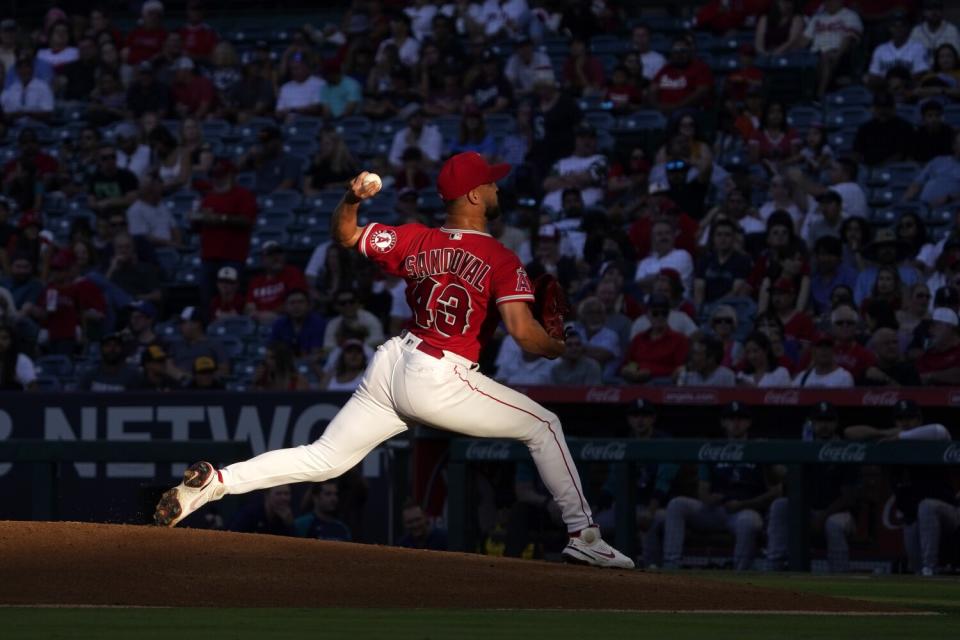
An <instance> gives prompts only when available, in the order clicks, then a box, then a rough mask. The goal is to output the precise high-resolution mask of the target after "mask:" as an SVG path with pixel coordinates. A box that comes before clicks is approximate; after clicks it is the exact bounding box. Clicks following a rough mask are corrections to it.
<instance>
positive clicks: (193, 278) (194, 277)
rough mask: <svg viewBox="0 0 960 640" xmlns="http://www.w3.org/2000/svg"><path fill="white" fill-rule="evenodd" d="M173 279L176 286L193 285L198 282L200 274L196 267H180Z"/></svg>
mask: <svg viewBox="0 0 960 640" xmlns="http://www.w3.org/2000/svg"><path fill="white" fill-rule="evenodd" d="M173 279H174V282H176V283H177V284H185V285H195V284H196V283H197V282H199V281H200V274H199V272H198V271H197V269H196V267H189V266H188V267H180V268H179V269H177V273H176V275H175V276H174V278H173Z"/></svg>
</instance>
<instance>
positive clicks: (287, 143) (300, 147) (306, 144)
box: [283, 138, 320, 156]
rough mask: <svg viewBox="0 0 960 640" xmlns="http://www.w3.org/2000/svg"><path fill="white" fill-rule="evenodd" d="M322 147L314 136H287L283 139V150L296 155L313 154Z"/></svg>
mask: <svg viewBox="0 0 960 640" xmlns="http://www.w3.org/2000/svg"><path fill="white" fill-rule="evenodd" d="M319 149H320V145H319V144H317V141H316V140H315V139H313V138H304V139H301V138H287V139H286V140H284V141H283V152H284V153H287V154H290V155H295V156H312V155H314V154H315V153H316V152H317V151H318V150H319Z"/></svg>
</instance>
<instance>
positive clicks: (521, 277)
mask: <svg viewBox="0 0 960 640" xmlns="http://www.w3.org/2000/svg"><path fill="white" fill-rule="evenodd" d="M516 291H517V293H533V287H532V286H530V278H529V277H528V276H527V272H526V271H524V270H523V267H520V268H519V269H517V288H516Z"/></svg>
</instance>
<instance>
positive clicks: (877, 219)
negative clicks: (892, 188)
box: [869, 208, 899, 227]
mask: <svg viewBox="0 0 960 640" xmlns="http://www.w3.org/2000/svg"><path fill="white" fill-rule="evenodd" d="M898 217H899V216H898V215H897V212H896V211H895V210H894V209H892V208H876V209H874V210H873V211H872V212H871V213H870V217H869V220H870V223H871V224H872V225H873V226H875V227H889V226H890V225H892V224H893V223H895V222H896V221H897V218H898Z"/></svg>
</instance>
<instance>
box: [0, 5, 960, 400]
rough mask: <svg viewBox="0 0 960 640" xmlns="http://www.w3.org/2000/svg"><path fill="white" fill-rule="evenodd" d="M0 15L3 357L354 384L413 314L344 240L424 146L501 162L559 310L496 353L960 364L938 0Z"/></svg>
mask: <svg viewBox="0 0 960 640" xmlns="http://www.w3.org/2000/svg"><path fill="white" fill-rule="evenodd" d="M185 8H186V11H185V14H181V13H178V12H173V11H170V12H168V11H167V10H166V8H165V7H164V5H163V4H162V3H161V2H159V1H157V0H148V1H147V2H144V3H143V4H142V7H141V9H140V13H139V15H138V16H136V19H135V21H133V22H132V23H131V26H130V28H126V29H121V28H120V27H119V26H118V25H119V24H121V23H124V22H125V21H129V20H130V18H132V17H133V16H129V15H125V14H123V13H116V14H114V13H112V12H111V11H110V10H108V9H105V8H101V7H95V8H92V9H90V10H89V11H85V12H77V13H71V14H68V13H66V12H65V11H63V10H61V9H58V8H54V9H51V10H49V11H48V12H47V13H46V14H45V16H44V17H43V19H42V21H40V22H38V23H36V24H34V23H32V22H28V21H24V20H18V18H17V17H16V16H12V17H9V18H7V19H5V20H3V22H2V24H0V62H2V64H0V69H3V78H4V79H3V82H2V86H3V90H2V94H0V104H2V109H3V114H2V119H0V144H2V146H0V159H2V163H3V164H2V188H3V194H4V199H3V200H2V201H0V270H2V275H0V318H2V325H0V387H2V388H5V389H18V388H35V387H39V388H43V389H61V388H67V389H81V390H95V391H106V390H127V389H159V390H163V389H177V388H193V389H217V388H228V389H274V390H292V389H307V388H313V389H328V390H351V389H353V388H355V386H356V385H357V384H358V381H359V378H360V375H361V373H362V371H363V369H364V367H365V365H366V362H367V359H368V358H369V357H370V355H371V353H372V349H373V348H375V347H376V346H377V345H378V344H379V343H380V342H382V341H383V340H384V339H385V337H388V336H391V335H395V334H396V333H397V332H399V331H400V329H401V328H402V327H403V326H404V324H405V323H406V322H407V321H408V320H409V311H408V310H407V308H406V305H405V302H404V292H403V284H402V282H399V281H396V280H393V279H390V278H384V277H383V276H382V275H381V274H379V273H377V272H376V271H375V270H374V269H373V268H372V267H371V266H370V265H369V263H367V262H366V261H364V260H363V259H362V258H361V257H360V256H359V255H358V254H356V253H354V252H348V251H345V250H343V249H342V248H340V247H339V246H336V245H333V244H331V242H330V240H329V231H328V229H327V226H328V220H329V215H330V213H331V212H332V210H333V208H334V206H335V205H336V203H337V202H338V201H339V198H340V196H341V195H342V192H343V188H344V184H345V181H346V180H347V179H349V178H350V177H352V176H353V175H355V174H356V173H357V172H358V171H359V170H360V169H361V168H363V169H368V170H372V171H376V172H378V173H380V174H381V175H382V176H383V177H384V190H383V191H382V192H381V193H380V194H379V195H378V196H377V197H376V198H375V199H373V200H372V201H371V202H369V203H368V204H365V205H364V209H363V213H364V215H365V216H366V218H367V219H369V220H373V219H376V220H382V221H386V222H392V223H397V224H400V223H404V222H411V221H419V222H423V223H426V224H434V223H435V222H436V221H437V220H438V219H439V218H438V214H439V215H440V216H442V208H443V203H442V201H441V200H440V198H439V195H438V194H437V192H436V190H435V189H434V179H435V176H436V171H437V170H438V168H439V166H440V164H441V163H442V162H443V160H444V159H445V158H446V157H448V156H449V155H450V154H452V153H457V152H461V151H467V150H472V151H477V152H478V153H481V154H483V155H485V156H487V157H488V158H489V159H490V160H495V161H506V162H510V163H511V164H513V165H514V170H513V172H512V174H511V175H510V177H509V178H508V179H507V180H506V181H505V182H504V184H502V185H501V187H502V190H501V196H502V200H503V204H504V210H505V211H506V212H507V215H505V216H504V218H502V219H499V220H495V221H492V222H491V228H490V232H491V233H492V234H493V235H494V236H495V237H497V238H498V239H499V240H501V241H502V242H503V243H504V244H505V245H507V246H508V247H509V248H511V249H512V250H514V251H515V252H517V253H518V255H520V257H521V259H522V260H523V262H524V263H525V264H526V265H527V270H528V272H529V274H530V275H531V276H533V277H535V276H537V275H538V274H540V273H544V272H549V273H554V274H556V275H557V276H558V277H559V278H560V280H561V282H562V283H563V284H564V286H565V287H566V288H567V290H568V292H569V295H570V298H571V299H572V300H573V302H574V303H575V307H576V316H575V318H574V319H573V320H574V321H575V324H574V326H575V328H576V330H577V331H576V334H577V335H576V337H574V338H573V339H571V341H570V343H569V348H568V350H567V353H566V355H564V356H563V357H562V358H561V359H559V360H558V361H555V362H552V361H546V360H542V359H539V358H533V357H530V356H528V355H527V354H524V353H523V352H522V351H521V350H520V349H519V348H518V347H517V345H516V343H515V342H514V341H513V340H512V339H510V338H509V337H507V338H504V339H502V340H500V341H498V343H497V344H496V345H494V348H492V349H490V350H489V353H486V354H485V355H484V358H483V360H484V361H483V363H482V364H483V366H484V368H485V369H486V370H488V371H491V372H493V373H494V375H495V377H496V378H497V379H499V380H501V381H503V382H505V383H507V384H517V385H536V384H588V385H596V384H663V385H672V384H676V385H688V386H695V385H702V386H717V387H723V386H727V387H732V386H737V385H743V386H753V387H774V386H791V385H792V386H801V387H813V386H819V387H850V386H853V385H904V386H907V385H948V384H956V383H958V382H960V320H958V315H957V313H958V309H960V293H958V290H960V231H958V225H960V134H958V132H957V131H956V129H954V125H960V104H958V103H957V101H958V100H960V62H958V54H957V51H958V48H960V34H958V31H957V28H956V26H955V25H953V24H952V23H950V22H948V21H947V20H946V19H945V18H944V14H943V9H944V7H943V2H942V1H940V0H923V2H922V3H917V2H911V1H894V0H891V1H884V2H879V1H868V0H860V1H858V2H848V3H846V4H845V3H844V2H843V1H842V0H823V2H819V1H810V2H805V3H799V2H794V1H792V0H768V1H765V0H752V1H750V0H743V1H739V2H721V1H720V0H710V1H707V2H702V3H698V5H697V6H696V7H695V8H694V9H695V11H694V13H693V14H692V16H691V17H690V18H689V19H681V18H670V17H665V16H656V15H654V16H648V15H646V14H641V13H640V12H639V10H638V9H636V8H635V7H633V6H632V5H631V3H628V2H616V1H614V0H601V1H599V2H582V1H579V0H569V1H550V2H548V1H537V0H530V1H528V0H509V1H508V2H497V1H495V0H485V1H471V2H467V1H464V2H456V3H445V2H431V1H429V0H416V1H414V2H398V1H394V2H391V1H388V0H382V1H381V0H355V1H354V2H352V3H350V4H349V6H346V7H343V9H344V10H343V11H342V12H340V13H339V14H338V17H339V18H340V19H339V21H338V22H330V23H328V24H323V25H320V26H316V27H315V26H311V25H310V24H307V25H301V26H292V25H290V26H287V27H286V28H283V29H267V28H263V27H261V28H257V27H250V28H248V29H245V30H244V29H236V30H233V31H227V30H222V31H219V32H218V30H216V29H214V28H213V27H212V26H210V25H209V24H208V23H207V22H206V19H207V13H208V11H207V8H206V7H205V6H204V4H203V3H202V2H198V1H195V0H191V1H190V2H187V3H186V7H185Z"/></svg>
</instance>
